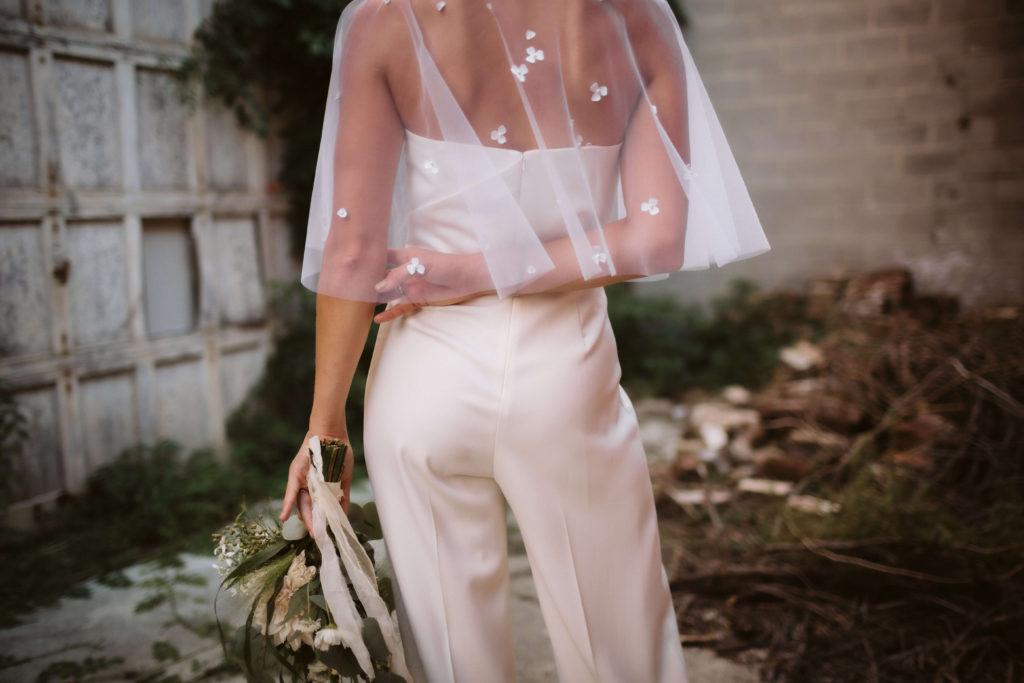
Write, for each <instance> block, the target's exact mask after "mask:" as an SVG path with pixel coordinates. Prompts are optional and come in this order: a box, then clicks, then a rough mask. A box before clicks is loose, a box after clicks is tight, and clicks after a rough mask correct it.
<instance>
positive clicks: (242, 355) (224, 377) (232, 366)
mask: <svg viewBox="0 0 1024 683" xmlns="http://www.w3.org/2000/svg"><path fill="white" fill-rule="evenodd" d="M266 359H267V357H266V354H265V353H264V352H263V349H262V348H257V349H246V350H242V351H234V352H232V353H225V354H224V355H222V356H221V357H220V377H221V392H222V395H223V397H224V414H225V415H230V414H231V412H232V411H234V410H235V408H237V407H238V406H240V405H242V403H244V402H245V398H246V396H247V395H248V393H249V389H250V388H251V387H252V386H253V385H254V384H255V383H256V381H257V380H258V379H259V378H260V376H261V375H262V374H263V365H264V363H266Z"/></svg>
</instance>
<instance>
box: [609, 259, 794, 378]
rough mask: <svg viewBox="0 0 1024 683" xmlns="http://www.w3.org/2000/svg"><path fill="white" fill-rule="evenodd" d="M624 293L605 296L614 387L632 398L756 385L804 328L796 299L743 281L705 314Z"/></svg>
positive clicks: (660, 298) (618, 289)
mask: <svg viewBox="0 0 1024 683" xmlns="http://www.w3.org/2000/svg"><path fill="white" fill-rule="evenodd" d="M631 287H632V286H631V285H629V284H619V285H613V286H610V287H607V288H606V292H607V294H608V315H609V317H610V318H611V322H612V327H613V328H614V330H615V338H616V343H617V344H618V349H619V361H620V364H621V366H622V382H623V384H624V385H626V386H627V387H628V388H629V389H630V390H631V391H634V392H636V393H638V394H640V395H654V396H665V397H672V398H679V397H680V396H681V395H682V394H683V393H684V392H685V391H687V390H689V389H693V388H701V389H708V390H711V389H716V388H720V387H723V386H725V385H728V384H743V385H745V386H748V387H751V388H757V387H759V386H762V385H763V384H765V383H766V382H767V381H768V380H769V379H771V377H772V373H773V371H774V368H775V366H776V363H777V360H778V351H779V348H780V347H782V346H784V345H786V344H788V343H791V342H792V341H794V340H795V339H796V338H797V337H798V336H799V335H800V334H801V333H802V332H804V331H805V330H806V328H808V327H809V323H808V321H807V320H806V319H805V317H804V314H803V310H804V303H803V299H802V298H801V297H796V296H793V295H787V294H774V295H761V294H760V293H759V292H758V290H757V287H756V286H755V285H754V284H753V283H752V282H750V281H747V280H741V279H737V280H733V281H732V283H730V288H729V290H728V292H727V293H726V294H725V295H724V296H721V297H719V298H717V299H716V300H715V301H714V302H713V303H712V305H711V313H710V314H708V313H705V312H704V309H702V308H701V307H700V306H699V305H697V304H682V303H680V302H679V301H678V300H676V299H675V298H674V297H672V296H670V295H653V296H637V295H635V294H634V293H633V292H634V290H633V289H631Z"/></svg>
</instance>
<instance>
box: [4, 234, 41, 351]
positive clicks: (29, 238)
mask: <svg viewBox="0 0 1024 683" xmlns="http://www.w3.org/2000/svg"><path fill="white" fill-rule="evenodd" d="M46 286H47V280H46V271H45V269H44V265H43V247H42V231H41V230H40V228H39V227H38V226H36V225H0V357H2V356H15V355H18V354H22V353H33V352H37V351H45V350H47V349H48V348H49V347H50V334H51V332H52V327H51V326H52V324H53V322H52V318H53V311H52V310H51V308H50V305H49V301H48V298H47V289H46Z"/></svg>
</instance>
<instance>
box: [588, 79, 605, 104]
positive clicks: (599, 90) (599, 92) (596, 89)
mask: <svg viewBox="0 0 1024 683" xmlns="http://www.w3.org/2000/svg"><path fill="white" fill-rule="evenodd" d="M590 92H591V93H593V94H592V95H591V96H590V101H591V102H600V101H601V98H602V97H606V96H607V95H608V86H607V85H598V84H597V81H594V82H593V83H591V84H590Z"/></svg>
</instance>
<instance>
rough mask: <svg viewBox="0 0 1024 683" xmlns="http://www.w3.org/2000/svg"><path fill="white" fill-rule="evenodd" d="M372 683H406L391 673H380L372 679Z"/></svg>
mask: <svg viewBox="0 0 1024 683" xmlns="http://www.w3.org/2000/svg"><path fill="white" fill-rule="evenodd" d="M373 683H406V681H405V679H404V678H402V677H401V676H399V675H398V674H396V673H394V672H393V671H381V672H380V673H379V674H377V676H376V677H375V678H374V679H373Z"/></svg>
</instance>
